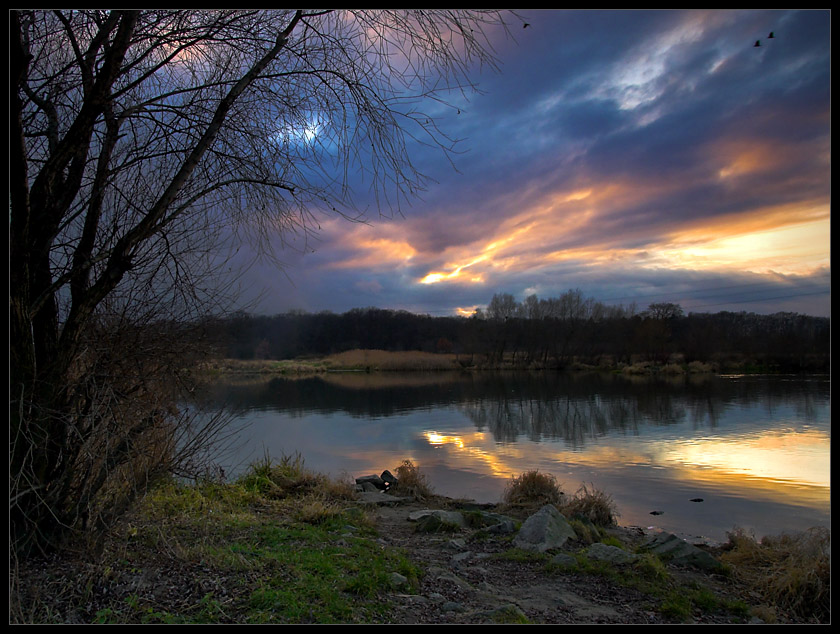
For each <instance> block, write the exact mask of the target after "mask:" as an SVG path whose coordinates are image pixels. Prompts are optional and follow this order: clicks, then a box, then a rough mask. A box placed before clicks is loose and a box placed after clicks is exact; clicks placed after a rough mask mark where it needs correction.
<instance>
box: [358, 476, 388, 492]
mask: <svg viewBox="0 0 840 634" xmlns="http://www.w3.org/2000/svg"><path fill="white" fill-rule="evenodd" d="M366 483H367V484H370V485H372V486H373V487H375V488H376V489H378V490H380V491H384V490H385V489H386V488H387V485H386V484H385V481H384V480H383V479H382V478H381V477H379V476H378V475H375V474H371V475H366V476H360V477H358V478H356V484H358V485H361V486H362V487H364V486H365V484H366Z"/></svg>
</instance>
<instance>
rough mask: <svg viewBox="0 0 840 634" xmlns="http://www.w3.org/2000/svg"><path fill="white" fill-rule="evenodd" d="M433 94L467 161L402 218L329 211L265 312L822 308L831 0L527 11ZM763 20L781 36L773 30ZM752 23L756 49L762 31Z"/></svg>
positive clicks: (435, 165) (270, 292) (269, 295)
mask: <svg viewBox="0 0 840 634" xmlns="http://www.w3.org/2000/svg"><path fill="white" fill-rule="evenodd" d="M522 18H523V20H524V22H527V23H528V24H529V25H530V26H529V27H528V28H522V26H521V24H520V23H518V22H514V23H512V25H511V31H512V32H513V33H514V35H515V37H516V42H514V41H513V40H511V39H509V38H504V37H501V35H500V37H499V38H498V41H497V42H496V45H497V53H498V56H499V58H500V61H501V71H500V72H499V73H497V74H492V73H490V72H485V73H483V74H481V75H479V76H477V81H478V83H479V87H480V89H481V94H478V95H473V96H470V97H469V100H464V101H462V102H457V103H456V104H455V107H453V108H452V109H450V110H443V111H441V112H442V114H441V117H440V126H441V127H442V128H443V129H444V130H446V132H447V133H448V134H449V135H451V136H452V137H455V138H462V139H465V141H464V143H462V144H461V146H459V147H461V149H463V150H464V153H463V154H458V155H457V156H456V157H455V163H456V166H457V171H455V170H453V169H452V166H451V165H450V164H449V163H448V162H447V161H446V160H445V159H444V158H443V157H442V156H441V155H440V154H439V153H435V152H431V151H429V150H427V149H425V148H422V147H420V148H418V149H417V152H416V153H415V155H414V156H415V158H416V164H417V166H418V167H419V168H420V169H421V170H422V171H424V172H425V173H427V174H428V175H429V176H431V177H432V178H433V179H434V180H435V184H434V185H432V186H431V187H430V188H429V189H428V191H426V192H425V194H424V195H423V197H422V199H421V200H417V201H415V202H414V204H413V206H412V207H411V208H410V209H408V210H407V211H406V213H405V214H404V215H403V216H397V217H395V218H393V219H387V218H379V217H376V216H374V217H371V218H370V223H369V224H353V223H348V222H347V221H346V220H344V219H339V218H333V219H325V220H324V221H323V222H321V225H320V232H319V234H318V242H317V244H316V245H315V249H314V253H307V254H306V256H305V257H299V256H297V255H295V254H290V255H289V266H288V267H287V268H286V271H285V273H286V275H278V273H277V271H276V270H272V269H271V268H270V267H268V266H267V265H260V266H257V267H254V268H253V269H252V274H253V275H254V276H255V277H254V283H253V284H252V286H253V287H257V288H263V287H264V288H266V289H267V292H266V293H265V295H264V299H263V301H262V303H261V304H260V308H259V309H260V310H261V311H262V312H267V313H273V312H281V311H284V310H287V309H293V308H300V309H305V310H310V311H316V310H334V311H344V310H347V309H350V308H353V307H357V306H380V307H384V308H399V309H407V310H414V311H418V312H428V313H432V314H452V313H454V312H456V311H457V310H459V309H461V310H463V309H468V308H470V307H474V306H477V305H484V304H486V303H487V302H488V301H489V299H490V298H491V297H492V295H493V294H494V293H497V292H508V293H512V294H513V295H514V296H516V297H517V299H523V298H524V297H525V296H526V295H529V294H533V293H536V294H538V295H539V296H541V297H549V296H556V295H559V294H560V293H562V292H564V291H565V290H567V289H569V288H580V289H582V290H583V291H584V293H585V294H586V295H588V296H591V297H594V298H596V299H598V300H601V301H604V302H605V303H625V304H626V303H629V302H631V301H636V302H637V303H638V304H640V305H641V306H645V305H646V304H647V303H650V302H653V301H675V302H679V303H681V304H682V305H683V307H684V308H685V309H686V310H687V311H711V312H716V311H718V310H747V311H756V312H774V311H776V310H793V311H796V312H804V313H808V314H820V315H828V314H830V308H829V303H830V241H829V234H830V193H831V188H830V171H831V136H830V75H829V70H830V13H829V12H828V11H800V12H797V11H688V12H683V11H554V10H552V11H537V12H527V14H524V15H523V16H522ZM771 32H772V33H773V35H774V37H773V38H772V39H768V37H767V36H768V35H769V34H770V33H771ZM756 40H760V42H761V46H758V47H756V46H754V44H755V42H756Z"/></svg>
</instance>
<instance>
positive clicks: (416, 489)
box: [394, 460, 434, 500]
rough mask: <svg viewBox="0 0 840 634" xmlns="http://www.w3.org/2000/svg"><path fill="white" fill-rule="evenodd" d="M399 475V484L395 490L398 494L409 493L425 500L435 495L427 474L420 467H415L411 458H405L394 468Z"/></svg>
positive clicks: (395, 473) (397, 475) (396, 474)
mask: <svg viewBox="0 0 840 634" xmlns="http://www.w3.org/2000/svg"><path fill="white" fill-rule="evenodd" d="M394 475H395V476H396V477H397V486H396V487H394V491H395V492H396V493H397V495H408V496H411V497H413V498H415V499H417V500H424V499H426V498H429V497H432V496H433V495H434V493H433V491H432V487H431V486H430V485H429V482H428V480H427V479H426V475H425V474H424V473H421V472H420V467H415V466H414V464H413V463H412V462H411V460H403V463H402V464H401V465H400V466H399V467H397V468H396V469H394Z"/></svg>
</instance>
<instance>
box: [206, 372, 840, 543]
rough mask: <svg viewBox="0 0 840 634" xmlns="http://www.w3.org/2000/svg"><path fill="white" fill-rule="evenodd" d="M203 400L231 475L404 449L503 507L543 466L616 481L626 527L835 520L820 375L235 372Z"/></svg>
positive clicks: (438, 487) (349, 468)
mask: <svg viewBox="0 0 840 634" xmlns="http://www.w3.org/2000/svg"><path fill="white" fill-rule="evenodd" d="M208 398H209V399H210V402H211V403H213V404H215V405H216V406H220V405H221V404H222V403H226V404H227V405H229V406H232V407H235V408H236V411H237V419H236V424H237V425H239V426H242V428H243V431H242V433H241V434H240V435H239V437H238V440H237V442H236V443H235V444H234V445H233V446H231V447H230V448H229V450H228V451H227V452H226V453H225V455H224V456H221V457H219V458H218V461H219V463H220V464H222V465H223V466H224V468H225V470H226V472H227V473H236V472H238V471H241V470H242V469H244V468H246V467H247V465H248V464H250V463H251V462H254V461H256V460H259V459H261V458H263V457H264V456H265V455H266V454H267V455H270V456H280V455H283V454H293V453H296V452H298V453H300V454H301V455H302V456H303V457H304V459H305V463H306V465H307V466H308V467H309V468H311V469H313V470H316V471H321V472H325V473H330V474H332V475H334V476H343V475H349V476H359V475H365V474H368V473H380V472H382V471H383V470H384V469H394V468H395V467H396V466H398V465H399V464H400V463H401V462H402V461H403V460H404V459H410V460H412V461H413V462H414V464H415V465H417V466H419V467H420V468H421V470H422V472H424V473H425V474H426V475H427V477H428V479H429V480H430V482H431V484H432V486H433V488H434V489H435V491H436V492H438V493H441V494H444V495H449V496H453V497H466V498H471V499H474V500H477V501H492V502H496V501H499V499H500V497H501V495H502V492H503V490H504V487H505V485H506V484H507V482H508V481H509V480H510V478H511V476H514V475H518V474H520V473H522V472H523V471H527V470H530V469H539V470H540V471H542V472H547V473H551V474H553V475H555V476H556V477H557V480H558V481H559V482H560V483H562V484H563V488H564V490H565V491H566V492H569V493H573V492H574V491H575V490H577V489H578V487H579V486H580V485H581V484H586V485H594V486H596V487H598V488H601V489H603V490H605V491H607V492H608V493H609V494H611V495H612V497H613V499H614V500H615V502H616V504H617V507H618V512H619V514H620V517H619V521H620V523H621V524H625V525H637V526H657V527H660V528H664V529H667V530H671V531H675V532H680V533H683V534H687V535H694V536H705V537H708V538H711V539H716V540H723V539H725V536H726V532H727V531H728V530H731V529H732V528H733V527H735V526H739V527H742V528H745V529H748V530H752V531H754V532H755V534H756V535H757V536H761V535H766V534H779V533H781V532H783V531H790V530H800V529H805V528H808V527H810V526H817V525H821V526H829V527H830V521H831V513H830V467H829V459H830V445H831V422H830V382H829V377H827V376H821V377H807V378H802V377H767V376H699V377H690V378H686V377H681V378H679V379H673V380H670V379H651V378H630V377H622V376H614V375H594V374H582V375H566V374H557V373H547V374H543V373H540V374H515V373H499V374H496V373H477V374H459V373H452V374H449V373H429V374H414V373H412V374H406V373H403V374H392V375H389V374H364V373H343V374H329V375H323V376H318V377H314V378H307V379H298V380H285V379H278V378H274V379H265V378H251V379H241V378H240V379H231V380H228V381H226V382H224V383H218V384H216V385H214V386H212V388H211V389H210V390H209V392H208ZM696 498H702V499H703V501H702V502H692V501H691V500H692V499H696ZM652 511H658V512H660V513H661V514H659V515H652V514H651V512H652Z"/></svg>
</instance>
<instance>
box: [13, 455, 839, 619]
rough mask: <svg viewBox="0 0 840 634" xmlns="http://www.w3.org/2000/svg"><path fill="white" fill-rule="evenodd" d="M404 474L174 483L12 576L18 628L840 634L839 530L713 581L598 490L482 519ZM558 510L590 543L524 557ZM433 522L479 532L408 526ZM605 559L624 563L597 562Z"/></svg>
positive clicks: (551, 495)
mask: <svg viewBox="0 0 840 634" xmlns="http://www.w3.org/2000/svg"><path fill="white" fill-rule="evenodd" d="M394 473H395V474H396V478H395V479H396V480H397V482H396V483H395V484H394V485H393V487H392V488H391V489H389V490H388V491H385V492H380V493H378V494H376V493H373V494H371V493H361V492H359V491H358V487H357V486H356V485H354V483H353V482H352V480H349V479H345V480H336V479H332V478H329V477H326V476H324V475H321V474H318V473H313V472H311V471H309V470H308V469H307V468H306V467H305V466H304V463H303V459H302V458H301V457H300V456H299V455H294V456H284V457H282V458H281V459H280V460H279V461H271V460H269V459H268V458H266V459H265V460H264V461H262V462H260V463H258V464H254V465H252V468H251V469H250V471H249V472H248V473H246V474H245V475H243V476H241V477H240V478H238V479H237V480H236V481H234V482H225V481H222V480H219V479H218V478H216V479H213V478H207V479H202V480H197V481H195V482H192V483H183V482H180V483H179V482H176V481H173V480H166V481H163V482H161V483H159V484H158V485H157V486H156V487H155V488H154V489H153V490H152V491H151V492H150V493H149V495H147V496H146V497H145V498H144V499H143V500H142V501H141V502H139V503H138V505H137V506H136V508H135V509H134V511H133V512H132V513H131V514H129V515H128V516H127V517H126V518H125V519H124V521H123V522H121V523H120V524H119V525H118V526H115V527H114V528H113V529H112V530H111V531H110V532H109V533H108V534H107V536H106V539H105V540H104V541H102V542H100V543H99V544H98V545H96V546H93V545H88V544H85V543H83V542H81V541H79V542H77V543H75V544H74V545H73V547H69V548H66V549H64V550H62V551H58V552H54V553H52V554H50V555H49V556H45V557H40V558H38V557H33V558H30V559H27V560H23V561H15V562H13V564H14V565H13V569H12V572H13V574H12V587H11V590H12V592H11V593H10V597H11V599H12V601H11V605H10V617H11V618H10V620H11V622H13V623H112V624H114V623H162V624H165V623H368V624H376V623H383V624H384V623H405V624H408V623H491V624H492V623H589V622H596V623H646V624H651V623H827V622H830V555H829V552H830V533H829V532H828V531H824V532H823V531H816V532H808V533H806V534H803V535H799V536H781V537H778V538H764V539H762V540H761V541H760V542H758V541H756V540H755V539H753V538H751V537H750V536H748V535H746V534H744V533H741V532H738V531H736V532H734V533H733V534H731V535H730V539H729V542H728V543H727V544H724V545H721V546H719V547H711V546H706V547H705V548H704V550H706V551H707V552H708V553H709V554H710V555H711V556H713V557H714V558H715V559H716V560H717V562H719V563H718V565H716V566H715V567H714V568H713V569H712V570H708V569H705V570H701V569H696V568H691V567H690V566H688V567H686V566H682V565H677V564H676V562H675V560H673V559H670V558H669V557H668V556H665V555H660V554H653V553H651V552H649V551H645V550H644V549H643V547H642V546H641V531H640V529H634V528H633V527H621V526H619V525H618V524H617V518H616V516H615V510H614V509H615V506H614V503H613V501H612V499H611V497H610V496H609V495H608V494H607V493H605V492H602V491H599V490H597V489H595V488H592V487H586V486H582V487H581V488H580V489H579V490H578V492H577V493H575V494H574V495H564V494H563V493H561V492H560V491H561V488H560V487H561V486H562V485H561V484H559V483H558V482H557V481H556V480H555V478H554V477H553V476H551V475H550V474H544V473H540V472H537V471H531V472H527V473H523V474H521V475H520V476H518V477H515V478H512V479H511V481H510V483H509V486H508V488H507V490H506V493H505V495H504V497H503V499H502V500H501V501H500V502H499V503H498V504H495V505H476V504H475V503H471V502H470V501H467V500H453V499H449V498H444V497H440V496H437V495H435V493H434V492H433V491H432V490H430V488H429V486H428V484H427V482H426V480H425V478H424V475H423V473H422V471H421V469H420V467H418V466H415V465H413V464H412V463H411V462H410V461H408V460H406V461H404V462H403V463H402V464H401V465H399V466H398V467H396V468H395V469H394ZM371 496H372V497H373V499H374V502H373V503H371V502H370V499H371ZM385 502H387V503H385ZM546 505H551V506H553V507H554V508H555V509H556V510H557V511H560V513H562V514H564V516H566V517H568V518H570V519H569V523H570V524H571V526H572V528H573V529H574V535H573V537H572V538H571V539H570V540H569V541H568V542H567V543H566V544H565V545H564V546H563V547H562V549H551V550H550V551H547V552H532V551H529V550H523V549H522V548H521V547H519V546H517V541H516V538H515V535H516V534H517V532H519V531H521V527H522V525H523V523H524V522H525V521H526V519H527V518H529V517H531V516H533V515H535V514H536V513H535V512H536V511H537V510H539V509H544V508H545V507H546ZM429 509H438V510H440V513H442V515H439V516H437V517H443V518H449V517H453V515H451V514H452V513H454V514H455V515H456V516H457V517H459V518H460V520H463V521H462V522H461V523H460V524H457V523H456V524H453V523H451V522H448V521H438V522H437V523H430V522H428V521H425V522H420V521H418V522H411V521H408V518H409V516H410V515H411V514H412V512H413V513H414V514H417V513H418V512H419V513H420V514H423V513H428V512H429ZM447 513H448V514H450V515H447ZM486 518H494V519H493V521H494V522H495V521H498V520H499V518H504V521H503V522H502V524H499V526H501V525H503V524H507V525H510V526H512V528H511V529H509V530H507V531H500V530H496V529H495V528H494V527H493V526H490V525H488V523H487V521H485V520H486ZM427 519H428V518H427ZM593 545H598V548H599V552H604V551H607V552H611V553H613V554H614V555H615V554H617V555H620V557H618V558H617V559H613V560H611V561H607V560H602V559H596V558H593V557H592V556H591V555H590V553H592V552H593V551H594V548H593ZM558 593H560V594H558Z"/></svg>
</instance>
